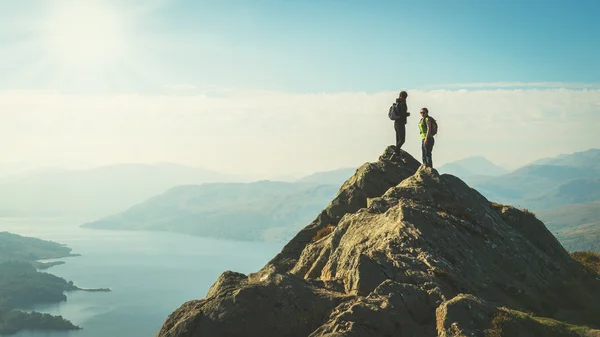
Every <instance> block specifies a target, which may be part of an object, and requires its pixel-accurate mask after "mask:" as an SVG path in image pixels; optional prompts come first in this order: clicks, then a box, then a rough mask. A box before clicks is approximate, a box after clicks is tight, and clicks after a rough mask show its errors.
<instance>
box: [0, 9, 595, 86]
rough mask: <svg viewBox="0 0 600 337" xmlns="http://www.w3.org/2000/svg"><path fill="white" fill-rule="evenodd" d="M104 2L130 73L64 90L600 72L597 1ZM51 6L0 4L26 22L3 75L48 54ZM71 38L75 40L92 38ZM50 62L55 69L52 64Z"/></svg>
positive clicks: (402, 82) (419, 81)
mask: <svg viewBox="0 0 600 337" xmlns="http://www.w3.org/2000/svg"><path fill="white" fill-rule="evenodd" d="M65 2H66V3H68V2H69V1H63V3H65ZM97 2H100V3H105V4H107V6H109V7H112V8H113V10H114V11H115V12H117V11H119V12H121V13H123V14H125V15H124V17H125V19H124V21H127V28H126V29H124V30H123V31H121V32H115V34H116V35H119V36H121V38H123V39H124V41H123V50H122V53H121V54H120V55H119V57H118V58H116V59H115V60H112V62H111V63H107V64H102V66H104V67H107V68H108V67H110V68H111V69H113V70H114V71H115V72H128V73H130V77H129V78H126V79H121V78H119V76H115V78H114V79H110V78H102V79H100V80H99V81H95V83H90V81H83V80H81V79H71V80H65V81H63V82H61V83H60V86H62V88H60V89H64V90H84V91H85V90H89V91H94V90H99V91H128V92H131V91H145V90H159V89H160V88H162V86H163V85H178V84H192V85H197V86H219V87H236V88H240V89H253V90H255V89H264V90H275V91H286V92H345V91H366V92H376V91H381V90H389V89H393V88H397V87H405V88H427V87H432V86H443V85H446V84H454V83H471V82H584V83H587V82H597V81H598V79H599V78H600V65H599V64H598V60H599V59H600V43H598V42H597V41H598V37H599V36H600V21H599V20H597V17H596V15H597V13H599V12H600V3H599V2H598V1H585V0H583V1H557V0H544V1H542V0H530V1H509V0H498V1H492V0H490V1H479V0H472V1H470V0H458V1H450V0H438V1H427V0H425V1H358V0H352V1H337V0H330V1H266V0H259V1H226V0H225V1H192V0H180V1H155V0H149V1H110V0H106V1H97ZM53 3H55V2H53V1H46V2H42V1H41V0H38V1H32V0H24V1H22V2H17V3H15V2H11V3H8V4H6V3H5V4H2V5H0V6H2V7H5V8H2V9H3V10H2V12H3V13H5V15H7V14H9V13H11V14H13V15H10V16H11V17H13V18H15V19H13V20H14V22H19V21H22V22H25V23H20V24H18V25H16V26H17V27H12V29H3V33H2V40H0V41H3V42H4V43H3V44H4V47H5V48H6V49H5V48H3V49H4V50H8V55H5V56H4V58H5V60H6V59H8V61H13V62H7V63H5V64H4V67H2V68H3V69H2V71H3V73H7V72H8V73H9V74H13V75H17V76H18V72H20V71H23V70H24V69H25V70H26V69H28V68H30V67H31V66H32V65H33V64H34V63H35V62H36V61H37V60H39V59H40V58H43V57H44V55H43V54H44V50H43V49H41V48H39V47H36V46H35V42H34V41H36V40H39V39H41V38H43V35H44V30H45V29H44V27H42V28H37V29H36V28H35V21H39V20H40V19H42V18H43V17H44V16H45V15H48V13H49V12H51V11H50V9H49V7H51V6H52V4H53ZM6 7H8V8H6ZM72 14H73V15H74V16H75V15H80V16H89V15H93V14H92V13H90V12H85V11H84V12H82V13H76V12H75V13H72ZM8 22H9V23H8V24H9V25H10V22H11V20H8ZM102 26H106V29H111V27H112V23H111V22H110V21H108V20H105V22H102ZM9 28H10V27H9ZM92 38H93V36H92ZM73 43H74V44H75V45H74V46H73V48H76V45H77V44H79V45H83V46H85V45H87V44H89V43H92V41H85V42H84V41H74V42H73ZM17 46H21V48H14V47H17ZM23 46H24V47H23ZM19 52H22V54H19ZM3 54H4V53H3ZM10 56H12V58H10ZM14 61H16V62H14ZM10 63H13V64H14V63H16V64H17V65H18V67H13V66H12V65H10ZM48 66H49V67H50V68H54V69H57V67H54V66H53V64H52V62H48ZM59 68H60V67H59ZM46 70H47V71H40V74H39V75H38V77H37V78H36V77H32V78H31V80H30V81H29V82H26V83H22V85H23V86H25V87H31V88H39V87H43V86H46V87H56V86H57V85H58V83H53V81H54V79H55V78H57V77H58V75H57V74H53V72H52V70H51V69H46ZM106 76H108V75H105V76H103V77H106ZM3 77H4V76H3ZM121 77H122V76H121ZM7 78H12V77H11V76H8V77H4V80H2V81H0V83H1V84H2V87H4V88H11V85H13V84H12V83H9V82H7ZM111 80H112V82H113V83H109V82H111ZM120 80H122V82H123V83H118V84H119V85H114V82H118V81H120Z"/></svg>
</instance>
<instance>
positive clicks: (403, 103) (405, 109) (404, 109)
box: [399, 101, 408, 114]
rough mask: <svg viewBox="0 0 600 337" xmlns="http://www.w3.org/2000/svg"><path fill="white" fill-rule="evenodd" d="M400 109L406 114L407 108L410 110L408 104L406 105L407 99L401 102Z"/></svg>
mask: <svg viewBox="0 0 600 337" xmlns="http://www.w3.org/2000/svg"><path fill="white" fill-rule="evenodd" d="M399 108H400V109H399V110H400V113H401V114H406V112H407V110H408V106H407V105H406V101H404V102H402V104H400V106H399Z"/></svg>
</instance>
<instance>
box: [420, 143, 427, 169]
mask: <svg viewBox="0 0 600 337" xmlns="http://www.w3.org/2000/svg"><path fill="white" fill-rule="evenodd" d="M421 153H422V157H423V165H425V166H427V145H425V139H423V140H421Z"/></svg>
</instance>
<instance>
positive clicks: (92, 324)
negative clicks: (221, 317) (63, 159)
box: [0, 218, 283, 337]
mask: <svg viewBox="0 0 600 337" xmlns="http://www.w3.org/2000/svg"><path fill="white" fill-rule="evenodd" d="M85 220H92V219H85ZM85 220H83V219H81V220H79V219H14V218H11V219H9V218H0V231H8V232H11V233H15V234H19V235H23V236H32V237H37V238H40V239H44V240H52V241H56V242H59V243H64V244H66V245H67V246H69V247H70V248H72V249H73V251H72V252H73V253H77V254H81V256H79V257H68V258H64V259H59V260H62V261H65V262H66V264H63V265H59V266H55V267H52V268H50V269H48V270H46V272H49V273H51V274H54V275H57V276H60V277H62V278H64V279H66V280H67V281H73V282H74V283H75V285H77V286H79V287H81V288H110V289H111V290H112V291H111V292H82V291H78V292H69V293H67V298H68V299H67V301H66V302H62V303H59V304H51V305H39V306H35V307H33V308H28V309H31V310H35V311H39V312H43V313H49V314H52V315H62V316H63V317H64V318H66V319H68V320H70V321H71V322H73V323H74V324H75V325H78V326H80V327H82V328H83V330H79V331H68V332H30V331H23V332H20V333H18V334H15V335H13V336H15V337H42V336H44V337H67V336H68V337H106V336H115V337H152V336H155V334H156V333H157V332H158V330H159V329H160V327H161V326H162V323H163V322H164V321H165V319H166V318H167V316H168V315H169V314H170V313H171V312H173V311H174V310H175V309H177V308H178V307H179V306H180V305H181V304H183V303H184V302H186V301H189V300H192V299H201V298H203V297H204V296H205V295H206V292H207V291H208V288H209V287H210V286H211V285H212V284H213V283H214V282H215V280H216V279H217V277H219V275H221V273H222V272H223V271H225V270H233V271H236V272H241V273H245V274H247V273H250V272H255V271H257V270H259V269H260V268H261V267H262V266H264V265H265V264H266V263H267V262H268V261H269V260H270V259H271V258H272V257H273V256H275V254H277V253H278V252H279V251H280V250H281V248H282V247H283V244H281V243H278V244H273V243H269V244H267V243H255V242H239V241H228V240H216V239H209V238H200V237H192V236H187V235H181V234H172V233H160V232H133V231H104V230H93V229H83V228H79V227H78V225H79V224H81V223H83V222H85Z"/></svg>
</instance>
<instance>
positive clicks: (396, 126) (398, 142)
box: [394, 120, 404, 154]
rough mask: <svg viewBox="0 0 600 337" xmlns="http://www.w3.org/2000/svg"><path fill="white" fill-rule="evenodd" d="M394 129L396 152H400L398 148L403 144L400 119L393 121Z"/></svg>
mask: <svg viewBox="0 0 600 337" xmlns="http://www.w3.org/2000/svg"><path fill="white" fill-rule="evenodd" d="M394 130H396V150H395V152H396V154H400V148H401V147H402V144H404V140H403V138H404V136H403V135H402V133H403V125H401V124H400V121H397V120H396V121H394Z"/></svg>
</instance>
